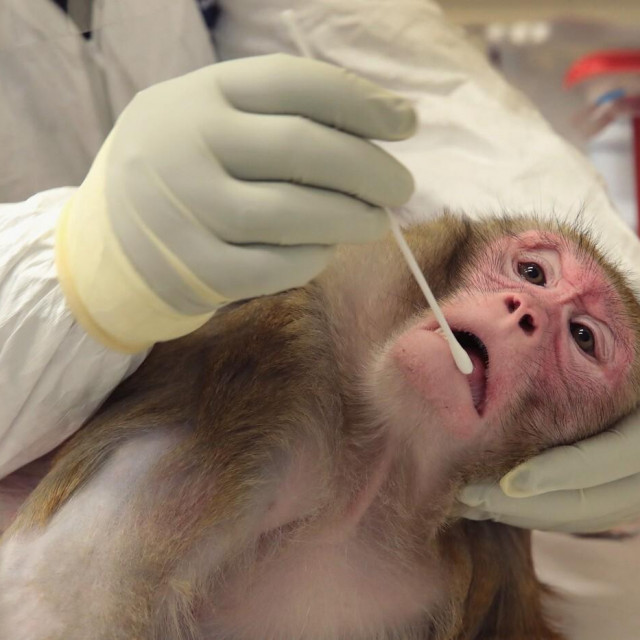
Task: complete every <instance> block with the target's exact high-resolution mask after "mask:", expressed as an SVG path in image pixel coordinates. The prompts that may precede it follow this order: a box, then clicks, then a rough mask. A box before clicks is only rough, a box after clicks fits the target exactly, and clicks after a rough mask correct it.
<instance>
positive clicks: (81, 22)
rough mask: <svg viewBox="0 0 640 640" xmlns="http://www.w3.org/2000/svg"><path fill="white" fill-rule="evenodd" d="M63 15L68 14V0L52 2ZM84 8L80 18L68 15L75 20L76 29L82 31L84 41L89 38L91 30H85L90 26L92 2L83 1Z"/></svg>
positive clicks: (88, 0)
mask: <svg viewBox="0 0 640 640" xmlns="http://www.w3.org/2000/svg"><path fill="white" fill-rule="evenodd" d="M53 1H54V2H55V3H56V4H57V5H58V6H59V7H60V8H61V9H62V10H63V11H64V12H65V13H69V0H53ZM84 2H85V5H86V6H85V7H83V11H82V16H81V14H80V13H78V15H75V14H69V15H70V17H71V18H72V19H73V20H75V22H76V24H77V25H78V28H80V29H83V31H82V35H83V37H84V38H85V40H89V39H90V38H91V29H86V28H87V27H88V26H89V25H90V24H91V11H92V9H93V0H84Z"/></svg>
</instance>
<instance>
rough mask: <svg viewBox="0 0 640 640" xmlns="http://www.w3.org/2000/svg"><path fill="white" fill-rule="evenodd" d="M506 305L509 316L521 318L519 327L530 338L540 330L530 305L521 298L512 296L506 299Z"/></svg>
mask: <svg viewBox="0 0 640 640" xmlns="http://www.w3.org/2000/svg"><path fill="white" fill-rule="evenodd" d="M505 305H506V307H507V311H508V312H509V314H515V315H516V316H519V319H518V326H519V327H520V328H521V329H522V331H524V333H525V334H526V335H528V336H530V335H532V334H533V333H534V332H535V330H536V329H537V328H538V323H537V322H536V320H535V317H534V315H533V312H532V311H531V309H529V307H530V305H528V304H526V302H525V301H523V300H521V299H520V298H519V297H517V296H514V295H511V296H507V298H506V299H505Z"/></svg>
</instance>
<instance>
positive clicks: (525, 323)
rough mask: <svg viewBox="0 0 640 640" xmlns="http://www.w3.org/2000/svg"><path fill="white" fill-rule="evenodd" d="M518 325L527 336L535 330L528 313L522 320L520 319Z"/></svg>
mask: <svg viewBox="0 0 640 640" xmlns="http://www.w3.org/2000/svg"><path fill="white" fill-rule="evenodd" d="M518 325H519V326H520V328H521V329H522V330H523V331H524V332H525V333H526V334H527V335H528V336H530V335H531V334H532V333H533V332H534V331H535V330H536V323H535V320H534V319H533V316H531V315H530V314H528V313H525V314H524V315H523V316H522V318H520V321H519V322H518Z"/></svg>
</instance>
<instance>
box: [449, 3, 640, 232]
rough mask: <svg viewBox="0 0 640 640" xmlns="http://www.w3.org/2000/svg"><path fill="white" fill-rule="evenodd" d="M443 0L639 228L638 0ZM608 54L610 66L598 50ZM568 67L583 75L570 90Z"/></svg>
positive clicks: (639, 27) (631, 222) (478, 45)
mask: <svg viewBox="0 0 640 640" xmlns="http://www.w3.org/2000/svg"><path fill="white" fill-rule="evenodd" d="M440 3H441V5H442V7H443V9H444V11H445V13H446V14H447V15H448V16H449V18H450V19H452V20H453V21H454V22H455V23H457V24H459V25H460V26H461V27H462V28H464V29H465V30H466V31H467V33H468V34H469V35H470V36H471V38H472V41H473V42H474V44H475V45H476V46H477V47H478V48H479V49H481V50H482V51H483V52H484V53H485V55H486V56H487V57H488V58H489V59H490V60H491V62H492V64H494V65H495V66H496V67H497V68H499V69H500V70H501V72H502V73H503V74H504V75H505V76H506V77H507V79H508V80H509V82H510V83H511V84H513V85H515V86H517V87H518V88H519V89H521V90H522V91H523V92H524V93H525V94H526V95H527V96H528V97H529V98H530V100H531V101H532V102H533V103H535V104H536V106H537V107H538V109H539V110H540V111H541V112H542V113H543V115H544V116H545V117H546V118H547V120H548V121H549V122H550V123H551V125H552V126H553V127H554V128H555V129H556V131H558V133H560V134H561V135H563V136H564V137H565V138H567V139H568V140H569V141H571V142H572V143H573V144H575V145H576V146H577V147H579V148H580V149H582V150H583V151H584V152H585V153H586V154H587V155H588V156H589V158H590V159H591V160H592V162H593V163H594V165H595V166H596V167H597V168H598V170H599V171H600V172H601V173H602V174H603V176H604V178H605V180H606V182H607V185H608V187H609V191H610V194H611V197H612V200H613V201H614V203H615V204H616V206H617V207H618V209H619V210H620V212H621V215H622V216H623V218H624V219H625V221H626V222H627V223H628V224H629V225H630V226H631V227H633V228H634V229H635V230H636V231H638V229H639V225H638V220H639V218H640V205H639V201H640V198H639V197H638V194H639V192H640V186H639V183H640V108H638V107H639V104H640V0H606V1H605V0H440ZM611 51H614V52H615V54H614V55H615V56H616V58H615V60H614V63H613V64H612V63H611V60H610V56H608V55H604V56H603V55H602V52H611ZM587 56H588V57H589V58H588V59H587V61H586V62H585V61H584V58H585V57H587ZM581 60H583V62H580V61H581ZM621 60H622V65H623V66H624V67H626V68H625V69H624V70H623V71H620V68H621V67H620V64H621V63H620V61H621ZM634 61H637V64H636V62H634ZM572 67H574V74H576V73H578V74H580V73H582V74H583V79H582V80H581V81H578V82H577V83H575V84H573V85H572V86H571V87H567V86H566V82H565V80H566V76H567V73H568V72H569V70H570V69H572ZM594 69H599V71H598V72H597V73H594ZM584 74H586V75H584ZM634 131H635V135H634Z"/></svg>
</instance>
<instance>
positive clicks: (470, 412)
mask: <svg viewBox="0 0 640 640" xmlns="http://www.w3.org/2000/svg"><path fill="white" fill-rule="evenodd" d="M388 357H389V361H390V363H389V364H390V366H391V367H393V369H395V371H396V372H397V373H398V374H399V375H400V376H401V379H402V386H403V387H404V389H405V390H406V391H407V393H408V394H409V395H411V396H413V397H414V398H415V397H416V396H417V399H418V400H419V403H420V404H421V405H422V406H423V407H424V411H425V413H428V415H429V416H431V418H432V419H433V418H434V417H435V418H437V423H438V425H441V426H442V427H443V428H445V429H446V430H447V431H449V432H450V433H451V434H452V435H454V436H456V437H459V438H470V437H472V436H473V435H474V434H475V433H476V432H477V430H478V428H479V427H480V426H481V422H482V420H481V418H480V416H479V415H478V412H477V411H476V409H475V407H474V406H473V399H472V397H471V390H470V388H469V383H468V381H467V378H466V376H465V375H464V374H462V373H461V372H460V371H459V370H458V368H457V366H456V364H455V362H454V361H453V357H452V356H451V352H450V350H449V346H448V345H447V343H446V342H445V340H444V338H442V337H441V336H440V335H438V334H436V333H434V332H433V331H429V330H426V329H424V328H423V327H414V328H412V329H410V330H409V331H407V332H405V333H403V334H402V335H400V336H399V337H398V338H397V339H396V340H395V341H394V342H393V344H392V345H391V346H390V349H389V352H388ZM412 404H413V403H412Z"/></svg>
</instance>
